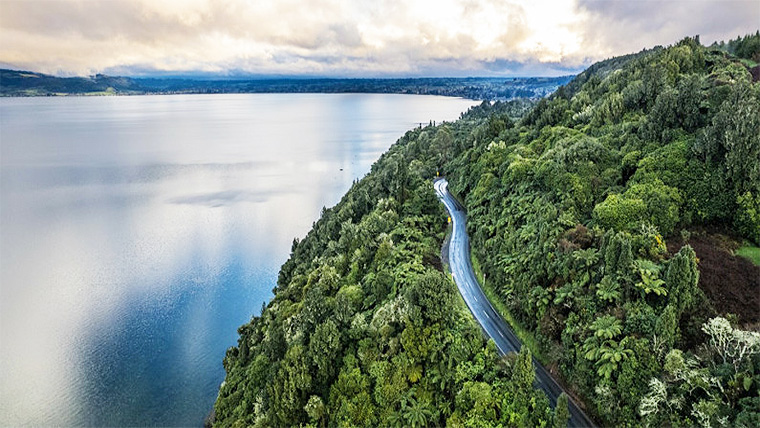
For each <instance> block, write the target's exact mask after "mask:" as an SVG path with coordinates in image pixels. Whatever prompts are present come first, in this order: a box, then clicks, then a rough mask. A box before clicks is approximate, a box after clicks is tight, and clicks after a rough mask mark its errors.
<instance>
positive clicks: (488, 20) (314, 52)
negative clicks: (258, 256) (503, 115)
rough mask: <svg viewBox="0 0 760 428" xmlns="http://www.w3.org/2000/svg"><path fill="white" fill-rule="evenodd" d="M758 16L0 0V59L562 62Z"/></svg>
mask: <svg viewBox="0 0 760 428" xmlns="http://www.w3.org/2000/svg"><path fill="white" fill-rule="evenodd" d="M758 22H760V3H758V2H757V1H756V0H738V1H699V0H690V1H646V0H639V1H594V0H507V1H504V0H434V1H429V0H428V1H411V0H371V1H365V0H312V1H302V0H299V1H296V0H255V1H253V0H162V1H155V0H107V1H86V0H84V1H83V0H0V62H1V63H4V64H10V65H14V66H17V67H22V68H27V69H31V70H35V71H42V72H48V73H55V74H63V75H69V74H79V75H86V74H92V73H96V72H109V73H111V74H140V73H148V74H150V73H161V72H163V73H186V72H205V73H218V74H248V73H252V74H283V75H298V74H306V75H342V76H375V75H380V76H383V75H493V74H496V75H520V74H567V72H568V71H577V70H578V69H580V68H582V67H584V66H586V65H588V64H589V63H590V62H592V61H594V60H598V59H601V58H604V57H607V56H611V55H617V54H623V53H628V52H631V51H637V50H640V49H642V48H645V47H649V46H652V45H655V44H669V43H673V42H675V41H677V40H678V39H680V38H682V37H684V36H686V35H694V34H702V35H703V42H704V41H712V40H717V39H725V38H730V37H735V36H736V35H739V34H745V33H748V32H754V31H755V30H756V29H757V27H758Z"/></svg>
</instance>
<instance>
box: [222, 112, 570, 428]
mask: <svg viewBox="0 0 760 428" xmlns="http://www.w3.org/2000/svg"><path fill="white" fill-rule="evenodd" d="M495 108H496V109H498V110H500V111H505V112H506V111H515V112H520V111H522V109H523V108H524V103H522V102H515V103H511V104H498V105H497V106H496V107H495ZM488 109H489V110H490V109H491V108H488ZM482 110H483V109H475V110H473V111H472V112H471V113H470V114H469V115H468V116H467V117H466V118H464V119H462V120H460V121H458V122H457V124H456V125H455V126H448V125H446V126H439V127H437V128H436V127H432V126H431V127H427V128H424V129H422V130H420V129H417V130H415V131H410V132H409V133H407V134H406V135H405V136H404V137H403V138H401V139H400V140H399V141H398V143H396V144H395V145H394V146H393V147H392V148H391V149H390V150H389V151H388V152H387V153H385V154H384V155H383V156H382V158H381V159H380V160H379V161H378V162H377V163H376V164H375V165H374V166H373V168H372V172H371V173H370V174H369V175H368V176H366V177H365V178H364V179H362V180H361V181H359V182H357V183H355V184H354V186H353V187H352V188H351V190H350V191H349V192H348V193H347V194H346V196H344V198H343V199H342V200H341V202H340V203H338V205H336V206H335V207H333V208H331V209H326V210H324V211H323V213H322V217H321V219H320V220H319V221H317V222H316V223H315V225H314V228H313V229H312V231H311V232H309V234H308V235H307V236H306V237H305V238H304V239H303V240H302V241H300V242H299V241H294V243H293V250H292V255H291V257H290V259H289V260H288V261H287V262H286V263H285V265H283V267H282V270H281V271H280V276H279V279H278V281H277V282H278V284H277V287H276V288H275V297H274V299H273V300H272V301H271V302H270V303H269V304H268V305H267V307H266V308H265V309H263V311H262V313H261V315H260V316H258V317H255V318H253V320H252V321H251V323H250V324H246V325H244V326H242V327H241V328H240V329H239V332H240V340H239V343H238V347H236V348H232V349H230V350H229V351H228V352H227V356H226V357H225V359H224V366H225V369H226V370H227V378H226V380H225V382H224V384H223V385H222V387H221V389H220V392H219V398H218V400H217V402H216V405H215V418H216V420H215V425H217V426H248V425H255V426H298V425H301V424H309V426H328V425H329V426H336V425H340V426H370V427H375V426H411V427H419V426H429V425H430V426H441V425H452V426H458V425H473V424H486V425H497V424H503V425H520V426H540V425H546V424H551V423H553V422H554V419H555V418H554V417H553V413H552V411H551V410H550V408H549V402H548V400H547V399H546V397H545V396H544V395H543V393H542V392H539V391H537V390H535V389H534V388H533V378H534V373H533V368H532V363H531V356H530V352H529V351H527V349H526V352H524V353H522V354H521V355H519V356H516V357H514V358H509V359H506V360H501V359H500V358H499V356H498V354H497V352H496V348H495V346H493V343H489V344H487V343H486V341H485V340H484V338H483V335H482V334H481V332H480V330H479V327H478V326H477V324H475V322H474V321H473V319H472V318H471V316H470V314H469V312H467V308H466V306H465V305H464V302H463V301H462V300H461V297H460V296H459V294H458V293H457V291H456V286H455V285H454V284H453V282H452V281H451V280H450V279H449V278H448V277H447V276H446V275H445V274H444V273H443V272H442V265H441V260H440V252H441V245H442V243H443V237H444V230H445V227H446V215H445V211H444V209H443V206H442V205H441V204H440V202H439V201H438V199H437V198H436V196H435V192H434V190H433V185H432V180H431V178H432V177H433V176H435V174H436V167H437V165H439V164H443V163H444V162H446V161H447V159H446V158H445V156H446V155H447V153H452V151H453V145H454V144H455V142H456V141H464V140H465V139H466V138H467V135H466V134H465V133H463V132H465V131H466V130H468V129H470V128H471V127H472V126H474V124H475V123H478V122H479V121H480V120H481V119H479V118H478V117H477V114H478V112H482ZM568 416H569V414H568V413H567V408H566V405H565V407H564V411H563V410H560V412H559V417H557V418H556V422H557V423H558V424H559V425H563V423H564V421H566V420H567V418H568Z"/></svg>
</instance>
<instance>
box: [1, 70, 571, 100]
mask: <svg viewBox="0 0 760 428" xmlns="http://www.w3.org/2000/svg"><path fill="white" fill-rule="evenodd" d="M572 77H573V76H562V77H511V78H492V77H468V78H448V77H445V78H409V79H326V78H321V79H293V78H291V79H288V78H277V79H234V80H233V79H219V80H195V79H183V78H130V77H112V76H106V75H102V74H97V75H95V76H90V77H55V76H50V75H47V74H41V73H34V72H31V71H18V70H8V69H0V96H12V97H13V96H15V97H27V96H63V95H137V94H178V93H180V94H207V93H351V92H354V93H387V94H418V95H442V96H453V97H463V98H471V99H476V100H486V99H488V100H510V99H515V98H541V97H544V96H546V95H548V94H550V93H552V92H554V91H555V90H556V89H557V88H558V87H560V86H561V85H564V84H566V83H567V82H569V81H570V80H571V79H572Z"/></svg>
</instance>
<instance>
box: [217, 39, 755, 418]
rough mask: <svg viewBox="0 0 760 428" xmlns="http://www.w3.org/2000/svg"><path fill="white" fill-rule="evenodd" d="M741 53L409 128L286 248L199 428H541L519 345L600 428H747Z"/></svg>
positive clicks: (640, 59) (747, 201) (539, 406)
mask: <svg viewBox="0 0 760 428" xmlns="http://www.w3.org/2000/svg"><path fill="white" fill-rule="evenodd" d="M756 41H760V35H759V34H755V35H751V36H747V37H746V38H741V40H740V42H729V44H728V45H729V46H728V47H726V46H725V45H724V46H717V45H714V46H711V47H704V46H702V45H701V44H700V43H699V40H698V38H686V39H684V40H682V41H680V42H678V43H676V44H675V45H673V46H669V47H666V48H662V47H659V48H655V49H652V50H647V51H642V52H640V53H638V54H633V55H628V56H626V57H621V58H613V59H610V60H607V61H604V62H602V63H599V64H596V65H594V66H592V67H591V68H589V70H587V71H586V72H584V73H582V74H581V75H579V76H578V77H577V78H576V79H575V80H573V81H572V82H570V83H569V84H568V85H567V86H565V87H561V88H560V89H559V90H558V91H557V92H555V93H554V94H553V95H552V96H551V97H549V98H547V99H544V100H542V101H540V102H538V103H537V105H536V106H535V107H534V108H532V109H531V110H530V111H528V112H527V113H525V110H526V108H525V105H524V104H522V103H519V102H506V103H504V102H497V103H490V102H484V103H483V104H482V105H480V106H478V107H475V108H473V109H471V110H470V111H469V112H467V113H466V114H463V115H462V117H461V118H460V120H458V121H456V122H453V123H444V124H440V125H438V126H428V127H424V128H420V129H415V130H413V131H409V132H408V133H407V134H406V135H404V136H403V137H402V138H401V139H400V140H399V141H398V142H397V143H396V144H395V145H394V146H392V147H391V149H390V150H389V151H388V152H387V153H385V154H384V155H383V156H382V157H381V158H380V159H379V160H378V161H377V162H376V163H375V165H373V167H372V171H371V172H370V173H369V174H368V175H367V176H365V177H364V178H363V179H362V180H360V181H358V182H356V183H355V184H354V185H353V186H352V188H351V190H349V192H348V193H347V194H346V195H345V196H344V197H343V199H342V200H341V202H340V203H339V204H338V205H336V206H335V207H333V208H329V209H325V210H324V211H323V214H322V217H321V218H320V219H319V220H318V221H317V222H316V223H315V224H314V228H313V229H312V230H311V232H309V234H308V235H307V236H306V237H305V238H304V239H303V240H300V241H298V240H296V241H294V243H293V248H292V254H291V257H290V259H289V260H288V261H287V262H286V263H285V265H283V267H282V270H281V272H280V276H279V279H278V283H277V287H276V288H275V297H274V299H273V300H272V301H271V302H270V303H269V304H268V305H267V306H266V307H265V308H264V309H263V310H262V312H261V314H260V315H259V316H256V317H254V318H253V319H252V321H251V322H250V323H249V324H246V325H244V326H242V327H241V328H240V329H239V332H240V340H239V342H238V346H237V347H233V348H230V349H229V350H228V352H227V355H226V357H225V360H224V366H225V369H226V371H227V378H226V380H225V382H224V384H223V385H222V387H221V389H220V392H219V398H218V400H217V402H216V405H215V420H214V424H215V425H218V426H247V425H254V426H271V425H274V426H283V425H287V426H293V425H303V426H442V425H449V426H546V425H550V424H552V425H555V426H564V425H565V424H566V422H567V415H566V412H567V408H566V399H565V398H563V399H561V400H559V403H560V404H558V405H557V409H556V410H552V409H551V407H550V405H549V402H548V400H547V398H546V397H545V396H544V395H543V393H541V392H539V391H538V390H535V389H534V388H533V386H532V384H533V376H534V374H533V369H532V365H531V364H530V358H531V356H530V352H531V351H533V352H534V353H535V354H536V355H538V356H539V357H540V359H541V360H542V361H544V362H545V363H547V364H550V365H551V366H552V367H556V368H557V370H558V372H559V376H560V377H561V378H562V379H563V380H564V383H565V384H567V385H570V388H571V390H572V392H573V394H574V395H575V396H577V397H579V398H581V399H582V402H583V405H584V406H585V410H586V412H587V413H589V414H590V415H591V416H592V417H593V418H594V419H595V420H597V422H598V423H600V424H601V425H604V426H612V425H614V426H623V425H625V426H630V425H636V426H639V425H651V426H662V425H672V426H713V425H731V426H747V427H750V426H757V425H758V424H759V423H760V334H759V333H757V330H758V326H759V325H760V311H759V310H758V308H759V307H760V300H758V299H760V284H758V281H760V279H759V278H760V267H758V266H757V265H753V264H752V262H751V261H749V260H748V259H744V258H741V257H738V256H736V255H735V254H734V253H733V251H734V250H735V249H736V248H735V247H736V246H738V245H744V246H746V247H757V246H758V245H759V244H760V84H759V83H758V82H757V80H758V79H757V78H756V77H754V76H757V74H756V72H755V71H752V70H754V69H755V68H756V67H757V64H756V62H753V61H756V60H753V59H752V58H756V55H757V52H754V53H752V52H750V53H749V54H747V53H744V49H749V48H746V46H756V45H753V43H755V42H756ZM740 47H741V49H740ZM737 55H740V56H737ZM753 72H754V73H755V74H754V75H753ZM439 174H441V175H446V177H447V178H448V179H449V182H450V186H449V187H450V189H451V190H452V191H453V192H454V193H455V194H456V195H457V196H458V197H459V198H460V200H462V201H463V202H464V205H465V206H466V208H467V211H468V232H469V234H470V236H471V239H472V250H473V256H474V258H475V259H476V260H477V261H478V262H479V263H478V264H479V265H480V267H481V269H482V270H483V272H485V273H486V274H487V276H488V278H489V280H488V284H486V285H485V286H486V287H487V288H489V289H490V290H492V291H493V293H494V295H495V296H497V298H498V300H499V302H498V303H499V306H501V307H503V308H504V310H505V311H507V312H508V313H509V315H510V317H511V318H512V319H513V320H514V321H515V323H517V324H519V326H520V327H521V330H524V331H526V332H527V334H529V335H530V336H531V337H532V339H533V340H531V343H532V347H533V349H531V350H529V349H528V347H527V346H526V347H523V351H522V352H521V354H520V355H508V356H507V357H505V358H500V357H499V355H498V353H497V352H496V350H495V348H494V346H493V343H492V342H486V340H485V339H484V337H483V334H482V333H481V331H480V330H479V329H478V327H477V325H476V324H474V321H473V319H472V317H471V316H470V314H469V313H468V312H467V309H466V307H465V306H464V305H463V303H462V301H461V298H460V297H459V295H458V293H457V290H456V287H455V285H454V284H453V283H452V282H451V280H450V279H449V277H448V276H447V275H446V274H445V272H446V270H445V269H446V267H445V266H443V265H442V264H441V261H440V257H439V256H440V253H441V251H440V250H441V245H442V243H443V239H444V235H445V227H446V221H445V220H446V215H445V212H444V211H443V207H442V205H441V204H440V203H439V202H438V200H437V199H436V197H435V194H434V192H433V187H432V179H433V178H434V177H436V176H437V175H439ZM717 289H719V290H720V291H721V292H720V293H717V294H716V293H715V291H716V290H717ZM740 292H742V293H744V294H741V293H740ZM734 295H736V296H738V297H736V298H734V300H731V299H730V298H728V297H726V296H729V297H730V296H734ZM753 299H754V300H753ZM562 403H564V404H562Z"/></svg>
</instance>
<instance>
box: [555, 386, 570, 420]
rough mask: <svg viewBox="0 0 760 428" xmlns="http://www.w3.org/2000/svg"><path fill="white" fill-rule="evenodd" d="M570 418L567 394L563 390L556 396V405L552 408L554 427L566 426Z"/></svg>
mask: <svg viewBox="0 0 760 428" xmlns="http://www.w3.org/2000/svg"><path fill="white" fill-rule="evenodd" d="M569 420H570V408H569V406H568V400H567V394H565V393H564V392H563V393H562V394H560V395H559V398H557V407H555V409H554V424H553V425H554V428H566V427H567V422H568V421H569Z"/></svg>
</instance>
